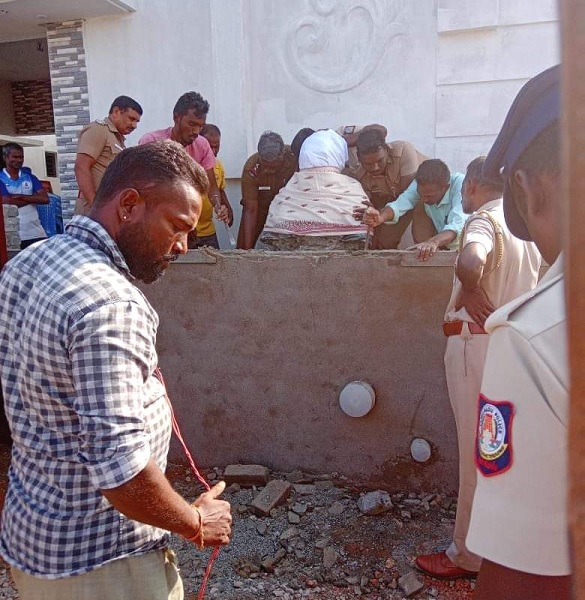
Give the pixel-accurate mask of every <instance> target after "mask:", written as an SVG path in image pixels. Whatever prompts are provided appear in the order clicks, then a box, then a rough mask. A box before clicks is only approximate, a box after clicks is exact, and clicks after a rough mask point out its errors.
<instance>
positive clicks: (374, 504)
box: [357, 490, 392, 515]
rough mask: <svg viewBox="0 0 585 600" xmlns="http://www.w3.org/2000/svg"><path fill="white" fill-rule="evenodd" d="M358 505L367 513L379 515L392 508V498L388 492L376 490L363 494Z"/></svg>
mask: <svg viewBox="0 0 585 600" xmlns="http://www.w3.org/2000/svg"><path fill="white" fill-rule="evenodd" d="M357 505H358V508H359V509H360V511H361V512H363V513H364V514H365V515H379V514H380V513H383V512H386V511H387V510H390V509H391V508H392V500H391V499H390V495H389V494H388V492H384V491H382V490H376V491H375V492H368V493H367V494H364V495H363V496H361V497H360V499H359V500H358V502H357Z"/></svg>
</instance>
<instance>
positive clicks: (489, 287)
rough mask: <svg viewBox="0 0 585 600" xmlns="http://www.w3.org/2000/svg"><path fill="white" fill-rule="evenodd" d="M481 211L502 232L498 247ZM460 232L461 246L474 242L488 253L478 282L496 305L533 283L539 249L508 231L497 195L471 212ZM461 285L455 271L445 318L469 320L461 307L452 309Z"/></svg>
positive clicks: (492, 227)
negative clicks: (486, 214) (491, 219)
mask: <svg viewBox="0 0 585 600" xmlns="http://www.w3.org/2000/svg"><path fill="white" fill-rule="evenodd" d="M481 212H486V213H489V214H490V216H491V217H492V218H493V219H494V220H495V221H496V223H498V225H499V226H500V230H501V232H502V244H501V248H498V244H497V243H496V231H495V229H494V226H493V225H492V223H491V221H490V220H489V217H487V216H484V215H482V214H480V213H481ZM461 236H462V242H461V246H460V247H461V248H464V247H465V246H466V245H467V244H471V243H473V242H477V243H479V244H481V245H482V246H483V247H484V248H485V250H486V252H487V253H488V257H487V263H486V266H485V269H484V273H483V276H482V278H481V281H480V286H481V288H482V289H483V290H484V291H485V293H486V294H487V297H488V298H489V299H490V301H491V303H492V304H493V305H494V306H495V307H496V308H499V307H500V306H503V305H504V304H506V303H507V302H510V301H511V300H513V299H514V298H517V297H518V296H520V295H521V294H524V293H525V292H528V291H530V290H531V289H532V288H534V286H535V285H536V284H537V282H538V273H539V269H540V264H541V256H540V252H539V251H538V248H537V247H536V245H535V244H534V243H533V242H524V241H522V240H520V239H518V238H517V237H514V236H513V235H512V234H511V233H510V231H509V229H508V227H507V225H506V220H505V218H504V207H503V203H502V199H501V198H500V199H498V200H492V201H491V202H486V204H484V205H483V206H482V207H481V208H480V209H479V211H477V212H475V213H473V214H472V215H471V216H470V217H469V219H467V221H466V223H465V226H464V227H463V231H462V232H461ZM498 251H501V252H502V256H501V263H500V266H499V267H497V268H496V263H497V259H498V256H497V254H498ZM461 289H462V286H461V282H460V281H459V279H457V276H456V275H455V277H454V280H453V291H452V293H451V299H450V300H449V304H448V305H447V311H446V313H445V321H468V322H473V319H472V318H471V317H470V316H469V315H468V314H467V310H466V309H465V308H460V309H459V310H455V304H456V302H457V299H458V297H459V294H460V293H461Z"/></svg>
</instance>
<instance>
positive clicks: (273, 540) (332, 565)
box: [0, 446, 474, 600]
mask: <svg viewBox="0 0 585 600" xmlns="http://www.w3.org/2000/svg"><path fill="white" fill-rule="evenodd" d="M9 460H10V458H9V449H8V448H7V447H6V446H0V502H2V500H3V496H4V491H5V488H6V482H7V477H6V473H7V468H8V464H9ZM167 475H168V476H169V479H170V480H171V482H172V483H173V485H174V487H175V488H176V489H177V490H178V491H179V492H180V493H181V494H183V495H184V496H185V497H186V498H188V499H190V498H193V497H195V496H196V495H197V493H199V491H200V490H198V489H197V486H195V484H194V480H193V477H192V476H191V474H190V472H189V471H188V469H187V468H186V467H183V466H181V465H174V466H171V468H170V469H169V470H168V472H167ZM271 475H272V477H273V478H281V479H282V478H286V474H274V473H273V474H271ZM221 476H222V472H221V469H214V470H212V471H210V472H208V473H207V478H208V479H210V480H211V481H213V480H214V479H218V478H220V477H221ZM257 492H258V490H257V489H252V488H239V486H237V485H235V486H231V488H229V491H228V492H227V493H226V495H225V497H226V499H228V500H229V501H230V503H231V504H232V511H233V515H234V525H233V536H232V543H231V544H230V546H229V547H227V548H225V549H223V550H222V551H221V553H220V556H219V558H218V560H217V561H216V563H215V565H214V567H213V571H212V574H211V577H210V580H209V583H208V587H207V593H206V597H207V598H221V599H222V600H224V599H225V600H251V599H252V598H280V599H281V600H293V599H296V598H311V599H315V600H333V599H335V600H344V599H349V598H357V597H361V598H364V599H368V600H382V599H402V598H406V597H412V598H419V599H423V600H431V599H434V598H438V599H439V600H447V599H453V600H469V599H471V597H472V595H473V587H474V582H473V581H469V580H459V581H456V582H448V581H437V580H434V579H432V578H430V577H426V576H424V575H423V574H422V573H420V572H418V571H416V569H414V567H413V564H414V558H415V557H416V555H417V554H419V553H426V552H432V551H435V550H437V549H442V548H444V547H445V546H446V545H448V543H449V539H450V536H451V533H452V528H453V522H454V515H455V507H456V500H455V499H454V498H449V497H445V496H441V495H439V494H436V493H432V492H430V493H427V494H414V493H412V492H410V493H409V492H408V491H404V492H403V493H398V494H393V495H392V503H393V507H392V509H390V510H389V511H388V512H386V513H384V514H382V515H377V516H365V515H363V514H361V513H360V511H359V510H358V508H357V500H358V499H359V497H360V494H363V493H364V490H361V489H358V488H355V487H352V485H351V484H350V483H349V482H347V481H344V480H343V479H342V480H341V481H340V480H337V479H335V478H334V477H329V476H321V477H320V478H315V480H313V481H311V480H310V479H309V480H308V484H307V482H304V484H301V485H293V489H292V492H291V496H290V497H289V499H288V500H287V502H286V503H285V504H283V505H282V506H280V507H279V508H278V509H274V510H273V511H272V512H271V514H270V516H267V517H260V516H258V515H257V514H254V512H253V511H251V510H250V506H249V504H250V502H251V501H252V499H253V497H254V495H255V494H256V493H257ZM295 511H296V512H295ZM171 546H172V547H173V548H174V549H175V550H176V552H177V557H178V563H179V566H180V569H181V575H182V578H183V581H184V585H185V592H186V596H185V597H186V599H187V600H195V598H196V597H197V591H198V589H199V586H200V584H201V579H202V574H203V572H204V569H205V566H206V564H207V560H208V556H209V552H204V553H201V552H199V551H198V550H196V549H195V547H194V546H193V545H191V544H188V543H187V542H185V541H184V540H182V539H180V538H177V537H176V536H173V538H172V541H171ZM404 576H408V577H411V578H412V577H415V578H416V582H417V586H418V587H420V588H421V589H420V590H419V591H417V592H415V593H413V594H412V595H411V596H407V592H408V591H409V590H408V589H405V588H404V585H405V584H404V580H403V578H404ZM419 584H420V585H419ZM0 598H2V599H6V600H8V599H18V593H17V592H16V590H15V589H14V588H13V586H12V582H11V578H10V573H9V570H8V569H7V568H6V565H5V563H3V562H1V561H0Z"/></svg>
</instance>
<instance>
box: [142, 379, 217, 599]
mask: <svg viewBox="0 0 585 600" xmlns="http://www.w3.org/2000/svg"><path fill="white" fill-rule="evenodd" d="M154 376H155V377H156V378H157V379H158V380H159V381H160V382H161V383H162V385H163V387H164V389H165V397H166V399H167V403H168V405H169V410H170V411H171V422H172V424H173V431H174V433H175V435H176V436H177V439H178V440H179V443H180V444H181V446H182V448H183V452H184V453H185V456H186V457H187V461H188V463H189V466H190V467H191V471H192V472H193V474H194V475H195V477H197V479H198V480H199V483H201V485H202V486H203V487H204V488H205V489H206V490H207V491H209V490H210V489H211V486H210V485H209V484H208V483H207V481H205V479H204V477H203V475H201V473H199V470H198V469H197V467H196V465H195V461H194V460H193V456H192V455H191V452H189V448H187V444H186V443H185V440H184V439H183V435H182V434H181V429H180V428H179V423H178V422H177V419H176V418H175V412H174V411H173V405H172V404H171V399H170V398H169V395H168V393H167V386H166V385H165V380H164V378H163V376H162V373H161V370H160V369H159V368H158V367H156V369H155V370H154ZM201 527H202V528H203V521H201ZM218 555H219V547H218V546H216V547H215V548H214V549H213V552H212V553H211V556H210V557H209V562H208V563H207V567H206V569H205V573H204V575H203V581H202V582H201V587H200V588H199V593H198V594H197V600H203V597H204V596H205V588H206V586H207V581H208V580H209V576H210V575H211V570H212V568H213V563H214V562H215V559H216V558H217V557H218Z"/></svg>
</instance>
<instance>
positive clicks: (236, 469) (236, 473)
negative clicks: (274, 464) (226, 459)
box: [224, 465, 270, 487]
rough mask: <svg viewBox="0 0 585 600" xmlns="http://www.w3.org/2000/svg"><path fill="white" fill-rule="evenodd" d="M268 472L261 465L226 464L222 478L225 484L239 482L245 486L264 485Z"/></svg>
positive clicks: (266, 481) (268, 476)
mask: <svg viewBox="0 0 585 600" xmlns="http://www.w3.org/2000/svg"><path fill="white" fill-rule="evenodd" d="M269 478H270V473H269V471H268V469H267V468H266V467H263V466H262V465H228V466H227V467H226V468H225V472H224V480H225V482H226V484H227V485H230V484H232V483H239V484H240V485H243V486H246V487H252V486H253V485H266V484H267V483H268V479H269Z"/></svg>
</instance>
